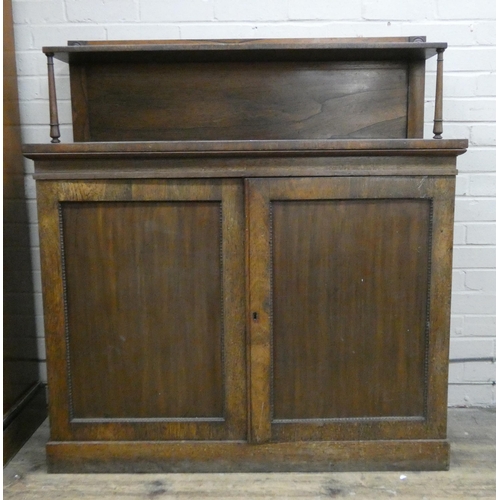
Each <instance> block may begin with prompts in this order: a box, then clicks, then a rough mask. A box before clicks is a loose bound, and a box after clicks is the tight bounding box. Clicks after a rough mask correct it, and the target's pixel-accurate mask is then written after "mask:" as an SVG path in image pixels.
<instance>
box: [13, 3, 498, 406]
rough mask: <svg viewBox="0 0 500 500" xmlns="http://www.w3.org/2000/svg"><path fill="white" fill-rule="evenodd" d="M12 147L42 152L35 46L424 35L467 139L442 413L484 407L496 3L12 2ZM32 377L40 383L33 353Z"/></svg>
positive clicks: (41, 76) (455, 131)
mask: <svg viewBox="0 0 500 500" xmlns="http://www.w3.org/2000/svg"><path fill="white" fill-rule="evenodd" d="M13 11H14V21H15V36H16V48H17V65H18V73H19V93H20V107H21V120H22V123H23V130H22V132H23V139H24V141H25V142H48V127H47V123H48V104H47V94H48V91H47V78H46V66H45V64H46V61H45V57H44V56H43V55H42V53H41V47H42V46H43V45H64V44H65V43H66V42H67V40H79V39H80V40H86V39H99V40H106V39H130V40H137V39H157V40H158V39H181V38H183V39H189V38H193V39H202V38H285V37H291V38H300V37H348V36H401V35H404V36H408V35H426V36H427V39H428V40H429V41H444V42H448V44H449V48H448V49H447V50H446V52H445V55H444V68H445V75H444V95H445V98H444V119H445V124H444V137H446V138H466V139H469V141H470V147H469V150H468V152H467V154H465V155H463V156H460V157H459V159H458V170H459V176H458V178H457V191H456V195H457V204H456V222H455V235H454V243H455V249H454V260H453V262H454V273H453V296H452V317H451V337H452V338H451V356H452V359H454V361H453V363H451V365H450V391H449V403H450V404H451V405H472V404H477V405H489V404H493V403H494V401H495V399H494V398H495V396H494V390H493V389H494V387H493V385H492V384H493V380H494V372H493V363H491V361H490V360H485V361H483V362H481V361H474V362H460V361H459V358H460V357H462V358H481V357H484V358H491V357H492V356H493V355H494V343H493V342H494V337H495V332H496V330H495V282H494V276H495V219H496V211H495V193H496V191H495V184H496V183H495V168H496V163H495V144H496V127H495V118H496V117H495V107H496V106H495V102H496V101H495V99H496V82H495V79H496V72H495V67H496V66H495V63H496V61H495V28H496V23H495V0H475V1H474V2H471V1H470V0H419V1H417V0H409V1H407V2H401V1H397V0H351V1H350V2H341V3H340V2H333V1H331V0H309V1H305V0H274V1H265V0H255V1H252V2H249V1H241V0H149V1H146V0H87V1H86V2H82V1H79V0H13ZM56 74H57V76H58V81H57V92H58V99H59V113H60V120H61V123H62V126H61V132H62V140H63V141H64V142H70V141H71V135H72V132H71V109H70V94H69V81H68V76H67V75H68V70H67V67H66V65H64V64H62V63H59V62H56ZM435 75H436V72H435V59H432V60H430V61H429V62H428V66H427V81H426V106H425V121H426V124H425V136H426V137H432V117H433V100H434V92H435V90H434V89H435ZM25 170H26V174H27V177H26V188H27V191H28V193H29V198H30V199H29V202H28V207H29V213H30V215H31V226H30V228H31V244H32V249H33V250H32V254H33V268H34V277H33V279H34V284H35V290H36V296H35V304H36V311H37V325H38V331H39V336H40V340H42V337H43V314H42V299H41V293H40V290H41V282H40V258H39V239H38V235H37V224H36V221H37V219H36V210H35V201H34V200H35V191H34V182H33V180H32V178H31V176H30V175H29V174H31V173H32V172H33V165H32V163H31V162H30V161H26V168H25ZM40 360H41V368H40V370H41V374H42V377H44V380H46V367H45V363H44V360H45V349H44V347H43V343H42V342H40Z"/></svg>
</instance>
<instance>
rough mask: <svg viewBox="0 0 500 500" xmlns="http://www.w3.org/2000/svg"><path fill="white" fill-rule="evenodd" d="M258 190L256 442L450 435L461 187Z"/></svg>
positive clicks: (252, 254) (262, 184)
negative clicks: (453, 283) (455, 235)
mask: <svg viewBox="0 0 500 500" xmlns="http://www.w3.org/2000/svg"><path fill="white" fill-rule="evenodd" d="M246 188H247V207H248V235H249V241H248V256H249V293H250V297H249V320H248V321H249V331H250V387H251V391H250V397H251V401H250V413H251V429H252V433H251V439H252V440H253V441H254V442H265V441H269V440H271V441H296V440H325V439H326V440H359V439H396V438H397V439H404V438H408V439H420V438H428V439H429V438H443V437H445V435H446V434H445V433H446V395H447V392H446V391H447V366H448V365H447V361H448V335H449V313H450V279H451V250H452V229H453V199H454V178H452V177H450V178H444V177H441V178H439V177H420V178H417V177H392V178H388V177H385V178H384V177H357V178H315V179H310V178H302V179H254V180H248V181H247V185H246Z"/></svg>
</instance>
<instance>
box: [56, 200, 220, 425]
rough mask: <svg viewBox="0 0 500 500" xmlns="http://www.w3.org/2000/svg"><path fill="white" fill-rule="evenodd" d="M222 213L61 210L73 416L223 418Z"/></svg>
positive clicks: (200, 205)
mask: <svg viewBox="0 0 500 500" xmlns="http://www.w3.org/2000/svg"><path fill="white" fill-rule="evenodd" d="M220 212H221V203H220V202H214V201H205V202H202V201H200V202H198V201H191V202H101V203H99V202H97V203H85V202H80V203H63V204H62V217H63V234H64V248H65V264H66V283H67V303H68V333H69V336H68V340H69V351H70V352H69V364H70V374H71V386H72V390H71V394H72V410H73V416H74V417H75V418H130V417H135V418H153V417H157V418H159V417H166V418H193V417H220V418H223V416H224V408H223V403H224V394H223V380H222V364H223V363H222V352H223V349H222V337H223V327H222V315H223V311H222V298H221V292H222V286H221V279H222V270H221V227H220Z"/></svg>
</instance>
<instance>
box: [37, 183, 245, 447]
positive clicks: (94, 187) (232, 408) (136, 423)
mask: <svg viewBox="0 0 500 500" xmlns="http://www.w3.org/2000/svg"><path fill="white" fill-rule="evenodd" d="M37 196H38V207H39V225H40V234H41V236H42V239H43V241H44V243H43V244H42V247H41V262H42V272H43V274H44V282H43V294H44V298H45V300H44V303H45V331H46V343H47V360H48V363H47V364H48V377H49V380H50V381H51V382H49V399H50V401H51V404H50V407H49V409H50V418H51V422H52V426H51V439H53V440H67V439H73V438H77V439H82V440H97V439H102V437H103V435H104V436H105V435H108V436H110V437H109V438H108V439H117V438H118V439H120V440H134V439H143V438H144V436H145V435H148V433H150V432H151V431H152V429H153V430H154V433H155V435H156V436H158V438H159V439H163V440H165V439H178V438H179V436H182V438H183V439H197V440H205V439H208V440H221V439H229V440H231V439H244V438H245V435H246V414H245V408H246V390H245V375H244V374H245V369H244V366H245V362H244V326H243V325H244V319H243V318H244V280H243V276H244V270H243V265H244V261H243V239H242V238H243V212H242V209H243V207H242V189H241V185H239V184H238V183H237V182H235V181H232V180H224V181H217V180H213V181H207V180H203V181H197V182H196V181H186V180H176V181H172V182H170V183H168V184H164V183H161V182H159V181H155V180H151V181H148V180H142V181H141V180H136V181H127V180H121V181H114V182H112V183H110V182H108V181H89V182H73V181H68V182H50V181H48V182H39V183H38V187H37ZM188 200H189V201H206V200H210V201H219V202H221V207H222V219H221V224H222V227H221V230H222V245H223V246H222V256H221V258H222V267H223V276H222V281H223V283H222V287H223V290H224V293H223V297H224V304H223V309H224V315H223V325H224V337H223V346H224V352H225V356H224V364H225V391H226V398H225V415H226V417H225V418H224V419H220V418H214V419H197V418H191V419H188V418H186V419H167V418H165V419H160V418H152V419H147V418H144V419H126V418H124V419H105V418H102V419H87V418H73V417H72V412H71V384H70V380H69V377H70V373H71V369H70V366H69V354H68V341H69V340H68V335H69V332H68V322H67V312H66V311H67V303H66V301H67V299H66V280H65V269H64V247H63V233H62V231H63V226H62V221H61V215H60V204H61V203H63V202H75V201H78V202H93V201H126V202H130V203H133V202H134V201H188ZM52 381H54V382H52Z"/></svg>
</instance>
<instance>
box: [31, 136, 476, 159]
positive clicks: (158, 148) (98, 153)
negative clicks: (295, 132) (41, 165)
mask: <svg viewBox="0 0 500 500" xmlns="http://www.w3.org/2000/svg"><path fill="white" fill-rule="evenodd" d="M467 145H468V141H467V140H465V139H442V140H435V139H385V140H376V139H375V140H291V141H287V140H282V141H280V140H276V141H141V142H138V141H137V142H84V143H70V144H28V145H25V146H24V147H23V153H24V155H25V156H27V157H28V158H32V159H43V158H47V157H52V156H57V157H59V158H62V157H72V158H76V157H82V156H93V157H103V156H106V157H112V156H132V155H141V156H193V155H203V156H283V155H286V156H290V155H298V156H346V155H347V156H357V155H366V154H384V155H389V156H397V155H400V154H403V155H405V154H419V155H452V156H457V155H460V154H463V153H465V150H466V148H467Z"/></svg>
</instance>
